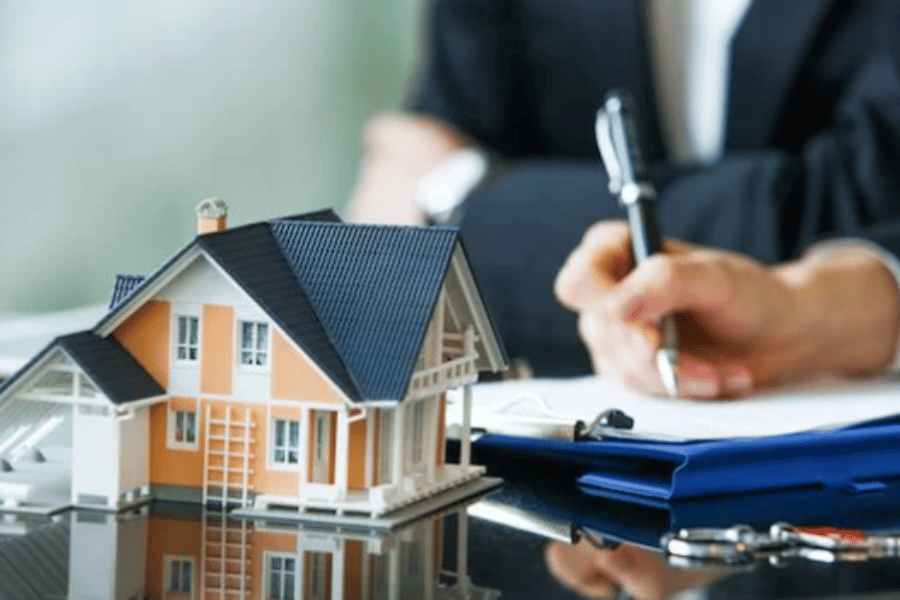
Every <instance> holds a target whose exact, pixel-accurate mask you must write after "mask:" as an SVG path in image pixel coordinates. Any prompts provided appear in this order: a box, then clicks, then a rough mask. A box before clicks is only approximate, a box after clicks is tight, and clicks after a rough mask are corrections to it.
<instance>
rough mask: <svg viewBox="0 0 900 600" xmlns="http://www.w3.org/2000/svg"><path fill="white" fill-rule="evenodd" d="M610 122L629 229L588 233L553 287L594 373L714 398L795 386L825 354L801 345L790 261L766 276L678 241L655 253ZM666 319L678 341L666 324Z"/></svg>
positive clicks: (643, 194)
mask: <svg viewBox="0 0 900 600" xmlns="http://www.w3.org/2000/svg"><path fill="white" fill-rule="evenodd" d="M620 106H623V107H626V108H627V106H626V105H625V104H621V105H620ZM608 108H609V107H608V106H607V109H608ZM610 114H612V113H611V112H609V111H608V110H604V112H602V113H601V114H600V119H598V125H599V127H598V133H599V134H600V135H599V140H598V141H599V142H600V146H601V148H606V149H605V150H603V152H604V155H603V158H604V164H605V166H606V167H607V168H608V169H609V168H610V166H611V167H612V169H611V172H610V175H611V177H610V179H611V183H612V185H613V192H614V193H615V194H616V196H618V197H619V198H620V200H621V202H622V204H623V208H624V209H625V211H626V212H627V213H630V214H629V223H623V222H622V221H603V222H600V223H597V224H596V225H594V226H593V227H592V228H591V229H590V230H589V231H588V232H587V233H586V234H585V236H584V238H583V240H582V241H581V243H580V245H579V246H578V247H577V248H575V250H574V251H573V252H572V254H571V255H570V256H569V258H568V260H567V261H566V264H565V265H564V267H563V268H562V270H561V271H560V274H559V276H558V277H557V280H556V294H557V296H558V297H559V299H560V301H561V302H562V303H563V304H565V305H566V306H567V307H569V308H571V309H572V310H574V311H576V312H577V313H578V317H579V331H580V333H581V337H582V340H583V341H584V343H585V346H586V347H587V349H588V352H589V354H590V356H591V359H592V361H593V364H594V367H595V370H596V371H597V372H599V373H601V374H602V375H603V376H604V377H608V378H610V379H612V380H618V381H620V382H621V383H624V384H625V385H627V386H628V387H632V388H635V389H638V390H642V391H646V392H651V393H655V394H671V393H672V387H673V386H672V383H673V382H674V383H675V386H676V389H677V392H678V395H679V396H682V397H692V398H708V399H711V398H719V397H735V396H743V395H746V394H748V393H749V392H751V391H752V390H753V389H754V388H756V387H758V386H760V385H764V384H768V383H773V382H776V381H785V380H790V379H796V378H798V377H800V376H803V375H805V374H806V372H807V370H808V369H809V367H810V366H813V365H814V361H819V362H818V363H815V366H819V364H820V363H821V361H822V358H823V357H828V356H833V354H834V353H833V351H832V352H831V353H830V354H829V353H823V352H822V351H821V349H820V348H818V347H816V346H811V345H809V344H807V343H806V340H807V339H812V336H810V333H809V332H807V331H804V330H803V324H804V322H805V318H806V317H807V316H808V315H809V311H800V310H798V307H801V306H806V305H808V301H807V300H806V299H805V298H800V297H799V294H806V290H804V289H802V288H799V287H798V286H800V285H801V284H803V282H802V281H800V280H799V279H797V278H796V271H795V270H794V269H795V266H794V265H793V264H792V263H788V264H786V265H785V266H783V267H781V266H779V267H778V268H771V267H766V266H763V265H760V264H759V263H757V262H756V261H754V260H752V259H750V258H749V257H745V256H741V255H738V254H735V253H732V252H725V251H721V250H715V249H710V248H703V247H700V246H695V245H691V244H686V243H683V242H678V241H675V240H668V241H666V244H665V250H666V252H665V253H662V252H658V251H656V250H659V249H661V248H662V243H661V242H660V241H659V239H660V238H659V232H658V231H659V230H658V228H655V227H654V222H653V221H652V220H651V219H648V218H647V216H648V209H649V213H650V216H651V217H652V207H653V205H654V203H655V202H656V201H655V200H654V199H652V198H654V196H655V193H654V192H653V189H652V186H650V185H649V183H648V181H647V179H646V175H645V171H644V168H643V165H642V163H640V162H638V161H636V160H635V158H638V159H639V156H637V153H636V146H634V145H633V143H632V146H631V147H630V148H631V149H630V150H627V149H628V148H629V146H628V144H629V142H627V141H626V142H624V143H623V138H624V135H625V133H626V124H627V122H628V121H627V120H625V119H618V118H616V119H608V116H609V115H610ZM616 123H618V124H616ZM611 125H612V127H611ZM632 135H633V133H632ZM614 140H617V141H614ZM626 140H627V138H626ZM623 149H625V150H623ZM607 155H610V156H614V157H615V158H610V159H609V160H607V158H606V157H607ZM598 201H599V200H598ZM629 205H632V206H633V208H631V209H629ZM642 205H643V206H642ZM674 314H678V319H679V325H680V326H681V329H680V339H677V340H676V339H675V337H676V336H675V335H674V333H675V332H674V330H671V329H667V328H668V327H671V325H667V324H666V320H667V319H666V318H667V317H671V316H672V315H674ZM668 320H669V321H671V319H668ZM820 337H821V336H820ZM660 351H662V352H660ZM676 352H677V354H676ZM670 367H674V370H667V369H669V368H670ZM667 379H668V381H667Z"/></svg>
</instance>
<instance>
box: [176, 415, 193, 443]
mask: <svg viewBox="0 0 900 600" xmlns="http://www.w3.org/2000/svg"><path fill="white" fill-rule="evenodd" d="M175 442H177V443H179V444H194V443H196V442H197V413H196V412H194V411H192V410H179V411H175Z"/></svg>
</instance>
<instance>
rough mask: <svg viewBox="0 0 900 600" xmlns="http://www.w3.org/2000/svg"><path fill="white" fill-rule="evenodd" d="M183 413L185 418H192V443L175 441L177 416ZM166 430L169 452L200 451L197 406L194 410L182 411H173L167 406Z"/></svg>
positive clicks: (173, 409) (195, 405)
mask: <svg viewBox="0 0 900 600" xmlns="http://www.w3.org/2000/svg"><path fill="white" fill-rule="evenodd" d="M179 413H184V414H185V415H186V417H187V416H188V415H193V416H194V441H193V442H183V441H178V440H177V439H175V433H176V432H177V430H178V414H179ZM166 417H167V418H166V421H167V425H166V428H167V430H168V435H167V436H166V438H167V439H166V446H168V448H169V449H170V450H192V451H196V450H199V449H200V411H199V410H198V406H197V404H196V403H195V404H194V409H193V410H190V409H187V410H184V409H175V408H173V407H172V405H171V404H170V405H169V408H168V410H167V411H166Z"/></svg>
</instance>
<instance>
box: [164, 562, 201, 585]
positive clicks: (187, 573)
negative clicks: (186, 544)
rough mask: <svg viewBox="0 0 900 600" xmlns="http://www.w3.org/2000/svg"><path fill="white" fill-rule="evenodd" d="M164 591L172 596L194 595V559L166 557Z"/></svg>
mask: <svg viewBox="0 0 900 600" xmlns="http://www.w3.org/2000/svg"><path fill="white" fill-rule="evenodd" d="M165 570H166V582H167V584H166V585H167V588H166V591H168V592H170V593H173V594H193V593H194V559H193V558H189V557H177V558H176V557H166V565H165Z"/></svg>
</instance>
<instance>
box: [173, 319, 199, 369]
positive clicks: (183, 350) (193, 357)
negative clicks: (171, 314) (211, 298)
mask: <svg viewBox="0 0 900 600" xmlns="http://www.w3.org/2000/svg"><path fill="white" fill-rule="evenodd" d="M177 329H178V331H177V336H178V345H177V348H176V354H175V356H176V357H177V358H178V360H180V361H184V362H196V361H197V356H198V354H199V348H200V319H199V318H198V317H191V316H185V315H179V316H178V326H177Z"/></svg>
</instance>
